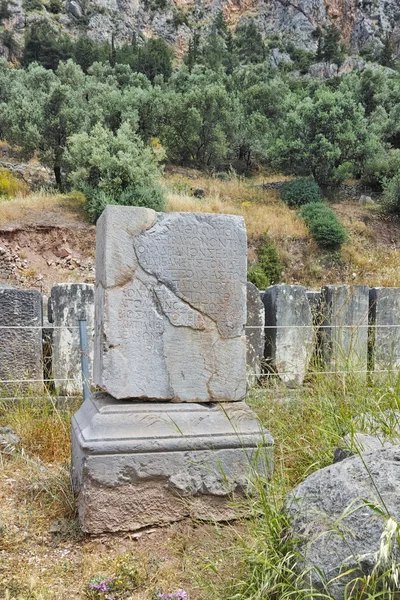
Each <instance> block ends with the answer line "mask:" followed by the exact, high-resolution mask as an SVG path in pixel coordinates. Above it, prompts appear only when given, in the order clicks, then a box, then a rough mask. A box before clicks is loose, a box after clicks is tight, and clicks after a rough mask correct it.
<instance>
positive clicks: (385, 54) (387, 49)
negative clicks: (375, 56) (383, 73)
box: [379, 33, 395, 69]
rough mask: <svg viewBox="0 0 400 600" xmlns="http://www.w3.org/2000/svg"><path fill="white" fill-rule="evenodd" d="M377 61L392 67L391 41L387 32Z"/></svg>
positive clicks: (392, 50)
mask: <svg viewBox="0 0 400 600" xmlns="http://www.w3.org/2000/svg"><path fill="white" fill-rule="evenodd" d="M379 63H380V64H381V65H383V66H384V67H389V68H390V69H393V67H394V66H395V61H394V49H393V43H392V39H391V37H390V35H389V34H388V33H387V34H386V36H385V42H384V45H383V48H382V51H381V53H380V56H379Z"/></svg>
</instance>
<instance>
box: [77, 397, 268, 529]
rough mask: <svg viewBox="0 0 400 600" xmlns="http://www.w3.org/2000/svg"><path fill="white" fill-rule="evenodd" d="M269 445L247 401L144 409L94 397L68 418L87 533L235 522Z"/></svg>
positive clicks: (144, 405)
mask: <svg viewBox="0 0 400 600" xmlns="http://www.w3.org/2000/svg"><path fill="white" fill-rule="evenodd" d="M272 466H273V440H272V438H271V436H270V434H269V433H268V432H267V431H263V430H262V429H261V428H260V424H259V422H258V420H257V418H256V417H255V415H254V413H253V412H252V411H251V410H250V409H249V407H248V406H247V405H246V404H245V403H244V402H232V403H224V404H223V406H221V405H218V404H172V403H142V402H140V403H139V402H133V401H121V400H115V399H114V398H112V397H111V396H109V395H108V394H104V393H97V394H93V395H92V397H91V398H90V399H89V400H87V401H86V402H84V403H83V405H82V406H81V408H80V409H79V410H78V412H77V413H76V414H75V415H74V417H73V418H72V482H73V487H74V491H75V493H76V494H77V497H78V508H79V519H80V522H81V526H82V529H83V530H84V531H85V532H87V533H101V532H106V531H109V532H114V531H135V530H137V529H140V528H142V527H146V526H149V525H161V524H164V523H169V522H173V521H178V520H180V519H183V518H185V517H187V516H191V517H193V518H196V519H207V520H214V519H216V520H229V519H232V518H234V517H235V516H236V514H235V511H234V510H233V509H232V506H230V504H232V503H231V500H232V497H234V496H235V495H243V494H245V493H246V491H247V490H248V488H249V485H250V482H251V478H252V473H254V471H255V470H256V471H257V472H258V473H261V474H262V475H263V476H269V475H270V474H271V471H272Z"/></svg>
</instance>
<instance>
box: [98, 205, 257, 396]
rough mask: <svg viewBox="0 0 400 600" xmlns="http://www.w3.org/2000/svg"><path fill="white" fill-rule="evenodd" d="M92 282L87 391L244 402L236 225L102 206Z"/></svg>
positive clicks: (239, 224) (241, 241) (229, 219)
mask: <svg viewBox="0 0 400 600" xmlns="http://www.w3.org/2000/svg"><path fill="white" fill-rule="evenodd" d="M96 276H97V281H96V294H95V296H96V299H95V305H96V307H95V310H96V317H95V322H96V331H95V357H94V382H95V384H97V385H99V386H100V387H101V388H103V389H104V390H106V391H107V392H108V393H109V394H111V395H112V396H114V397H115V398H118V399H123V398H143V399H151V400H170V401H174V402H214V401H236V400H241V399H243V398H244V397H245V393H246V339H245V336H244V325H245V322H246V232H245V226H244V221H243V219H242V218H241V217H236V216H232V215H214V214H193V213H166V214H164V213H155V212H154V211H153V210H150V209H145V208H137V207H116V206H109V207H107V208H106V210H105V211H104V213H103V215H102V216H101V218H100V219H99V221H98V225H97V247H96Z"/></svg>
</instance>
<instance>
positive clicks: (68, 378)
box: [48, 283, 94, 395]
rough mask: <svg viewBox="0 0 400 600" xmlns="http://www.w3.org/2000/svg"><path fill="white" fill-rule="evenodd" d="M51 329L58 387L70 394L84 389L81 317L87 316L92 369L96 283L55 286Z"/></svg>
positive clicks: (59, 389)
mask: <svg viewBox="0 0 400 600" xmlns="http://www.w3.org/2000/svg"><path fill="white" fill-rule="evenodd" d="M48 316H49V321H50V323H52V325H53V327H54V329H53V331H52V361H51V364H52V377H53V380H54V384H55V387H56V390H58V391H59V392H60V393H63V394H66V395H69V394H74V393H80V392H81V391H82V375H81V353H80V346H79V329H78V320H79V319H86V326H87V333H88V346H89V357H88V358H89V368H90V372H91V370H92V364H93V338H94V286H93V285H91V284H86V283H62V284H58V285H55V286H53V287H52V289H51V296H50V298H49V311H48Z"/></svg>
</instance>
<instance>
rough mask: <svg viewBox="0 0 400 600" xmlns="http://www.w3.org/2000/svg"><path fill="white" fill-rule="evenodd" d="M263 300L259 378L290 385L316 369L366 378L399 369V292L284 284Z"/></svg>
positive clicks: (302, 379) (273, 288)
mask: <svg viewBox="0 0 400 600" xmlns="http://www.w3.org/2000/svg"><path fill="white" fill-rule="evenodd" d="M262 297H263V302H264V306H265V327H266V329H265V338H266V344H265V348H264V374H263V376H264V377H265V376H268V374H275V375H277V376H278V377H279V378H280V379H281V380H282V381H283V382H284V383H286V384H287V385H288V386H289V387H293V386H294V385H301V384H302V383H303V382H304V379H305V378H306V376H307V374H310V373H312V372H316V371H324V372H325V373H327V374H335V373H337V374H346V373H353V374H357V375H358V376H360V377H365V378H367V376H368V373H371V374H376V375H377V374H379V376H380V377H385V376H390V375H391V374H393V373H396V372H398V371H400V358H399V357H400V317H399V309H400V288H371V289H370V288H368V286H365V285H327V286H323V288H322V289H321V290H307V289H306V288H304V287H302V286H297V285H285V284H283V285H275V286H271V287H270V288H267V290H266V291H265V293H264V294H263V296H262ZM306 305H307V306H308V307H309V308H308V311H307V310H306V309H305V306H306ZM310 330H312V332H313V334H312V336H310Z"/></svg>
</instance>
